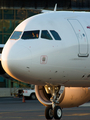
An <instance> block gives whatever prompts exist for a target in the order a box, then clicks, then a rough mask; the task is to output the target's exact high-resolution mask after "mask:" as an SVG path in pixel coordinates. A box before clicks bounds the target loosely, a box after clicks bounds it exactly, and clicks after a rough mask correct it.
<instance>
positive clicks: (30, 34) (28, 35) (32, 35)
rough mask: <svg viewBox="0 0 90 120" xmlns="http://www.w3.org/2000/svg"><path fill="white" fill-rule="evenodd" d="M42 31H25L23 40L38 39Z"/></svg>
mask: <svg viewBox="0 0 90 120" xmlns="http://www.w3.org/2000/svg"><path fill="white" fill-rule="evenodd" d="M39 32H40V30H33V31H24V33H23V35H22V37H21V39H24V40H26V39H37V38H39Z"/></svg>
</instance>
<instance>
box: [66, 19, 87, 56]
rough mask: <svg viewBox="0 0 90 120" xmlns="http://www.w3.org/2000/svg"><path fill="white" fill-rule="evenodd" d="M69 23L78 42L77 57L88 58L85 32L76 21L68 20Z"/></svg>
mask: <svg viewBox="0 0 90 120" xmlns="http://www.w3.org/2000/svg"><path fill="white" fill-rule="evenodd" d="M68 21H69V23H70V24H71V26H72V28H73V30H74V32H75V34H76V37H77V40H78V45H79V47H78V48H79V49H78V56H79V57H87V56H88V40H87V35H86V33H85V30H84V28H83V26H82V25H81V23H80V22H79V21H78V20H76V19H69V20H68Z"/></svg>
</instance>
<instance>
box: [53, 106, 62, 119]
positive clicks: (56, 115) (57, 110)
mask: <svg viewBox="0 0 90 120" xmlns="http://www.w3.org/2000/svg"><path fill="white" fill-rule="evenodd" d="M53 116H54V118H55V119H58V120H60V119H61V117H62V109H61V108H60V107H59V106H55V107H54V110H53Z"/></svg>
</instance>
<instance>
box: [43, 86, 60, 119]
mask: <svg viewBox="0 0 90 120" xmlns="http://www.w3.org/2000/svg"><path fill="white" fill-rule="evenodd" d="M45 90H46V92H47V93H51V95H52V97H51V98H50V101H51V102H52V106H48V107H46V109H45V117H46V119H47V120H48V119H49V120H51V119H53V117H54V119H58V120H60V119H61V117H62V109H61V107H60V106H58V104H59V101H58V98H59V96H60V95H59V90H60V86H45Z"/></svg>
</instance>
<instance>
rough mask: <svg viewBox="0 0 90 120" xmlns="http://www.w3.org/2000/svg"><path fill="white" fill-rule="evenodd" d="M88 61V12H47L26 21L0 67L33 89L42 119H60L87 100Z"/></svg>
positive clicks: (7, 46)
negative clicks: (42, 108)
mask: <svg viewBox="0 0 90 120" xmlns="http://www.w3.org/2000/svg"><path fill="white" fill-rule="evenodd" d="M89 63H90V13H89V12H73V11H50V12H46V13H42V14H38V15H35V16H32V17H30V18H27V19H26V20H24V21H23V22H22V23H20V24H19V25H18V26H17V27H16V28H15V30H14V31H13V33H12V34H11V36H10V38H9V39H8V41H7V42H6V44H5V45H4V48H3V51H2V55H1V67H2V68H3V70H4V71H5V72H6V73H7V74H8V75H9V76H11V77H12V78H15V79H17V80H19V81H23V82H25V83H30V84H34V85H35V92H36V96H37V99H38V100H39V101H40V102H41V103H42V104H43V105H44V106H45V107H46V108H45V117H46V119H47V120H48V119H53V118H54V119H61V117H62V109H63V108H70V107H78V106H80V105H81V104H83V103H86V102H88V101H89V100H90V64H89ZM0 72H1V71H0ZM62 86H64V89H63V91H61V87H62Z"/></svg>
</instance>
